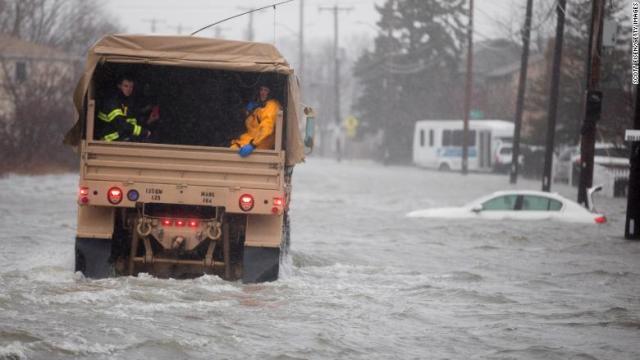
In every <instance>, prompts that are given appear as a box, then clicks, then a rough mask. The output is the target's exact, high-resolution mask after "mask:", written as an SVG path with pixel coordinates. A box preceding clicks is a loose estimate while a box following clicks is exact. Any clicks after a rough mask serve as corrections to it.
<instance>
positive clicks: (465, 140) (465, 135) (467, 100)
mask: <svg viewBox="0 0 640 360" xmlns="http://www.w3.org/2000/svg"><path fill="white" fill-rule="evenodd" d="M467 37H468V39H467V41H468V48H467V80H466V85H465V92H464V121H463V123H464V125H463V130H462V174H463V175H466V174H467V169H468V160H469V149H468V147H469V112H470V111H471V89H472V88H473V0H469V27H468V28H467Z"/></svg>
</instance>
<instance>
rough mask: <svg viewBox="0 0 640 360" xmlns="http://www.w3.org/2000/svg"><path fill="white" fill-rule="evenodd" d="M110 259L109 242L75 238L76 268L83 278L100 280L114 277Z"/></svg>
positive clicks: (106, 240) (107, 240)
mask: <svg viewBox="0 0 640 360" xmlns="http://www.w3.org/2000/svg"><path fill="white" fill-rule="evenodd" d="M110 257H111V240H109V239H90V238H76V268H75V271H80V272H82V273H83V274H84V276H85V277H88V278H92V279H102V278H107V277H111V276H113V275H114V270H113V264H111V263H110V262H109V258H110Z"/></svg>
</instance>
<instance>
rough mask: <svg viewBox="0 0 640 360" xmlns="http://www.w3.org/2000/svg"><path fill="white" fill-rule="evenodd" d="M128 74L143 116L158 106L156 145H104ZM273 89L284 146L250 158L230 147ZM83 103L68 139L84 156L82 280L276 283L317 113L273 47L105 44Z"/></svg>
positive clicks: (118, 38)
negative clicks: (212, 278) (263, 88)
mask: <svg viewBox="0 0 640 360" xmlns="http://www.w3.org/2000/svg"><path fill="white" fill-rule="evenodd" d="M125 73H126V74H129V75H128V76H130V77H133V78H134V79H135V91H134V95H135V101H136V104H138V103H139V104H140V106H139V108H141V109H142V108H144V106H143V105H145V104H147V103H148V104H156V106H158V107H159V109H160V110H159V114H160V119H159V120H158V122H157V124H156V125H157V126H156V127H155V128H154V129H153V131H152V134H153V136H151V137H150V138H149V139H145V140H135V139H129V140H128V141H105V140H102V138H100V137H99V136H98V135H97V134H96V132H97V131H96V130H95V129H96V124H97V121H98V119H97V117H98V110H97V108H98V107H99V106H100V102H101V101H103V99H104V98H105V97H107V96H108V94H109V92H110V91H112V90H113V89H114V88H115V86H116V79H117V78H118V77H119V76H120V75H122V74H125ZM131 74H133V75H131ZM264 82H267V83H269V86H270V88H271V89H272V92H273V95H274V98H276V99H277V100H278V101H279V103H280V104H281V111H280V112H279V114H278V119H277V122H276V129H275V146H274V148H273V149H269V150H255V151H254V152H253V153H252V154H251V155H250V156H248V157H245V158H243V157H240V156H239V155H238V152H237V150H234V149H231V148H229V140H230V139H232V138H234V137H236V136H237V135H238V134H239V133H240V132H242V129H243V126H244V117H245V116H246V113H245V115H243V111H242V110H243V108H244V107H243V106H244V105H243V104H245V103H246V102H247V101H249V100H250V99H251V97H252V96H253V94H254V91H255V88H256V86H257V85H258V84H260V83H264ZM74 103H75V107H76V109H77V111H78V114H79V119H78V121H77V123H76V124H75V126H74V128H73V129H71V130H70V131H69V133H68V134H67V137H66V138H65V141H66V142H67V143H68V144H71V145H74V146H77V148H78V153H79V154H80V181H79V190H78V196H77V203H78V225H77V236H76V240H75V251H76V263H75V269H76V271H81V272H82V273H83V274H84V275H85V276H86V277H89V278H103V277H110V276H116V275H137V274H138V273H140V272H145V273H150V274H153V275H155V276H158V277H175V278H184V277H194V276H199V275H202V274H216V275H218V276H220V277H222V278H223V279H227V280H232V281H233V280H240V279H241V280H242V281H243V282H247V283H253V282H263V281H273V280H276V279H277V278H278V272H279V262H280V258H281V256H282V255H283V254H284V253H285V252H286V249H287V248H288V245H289V224H288V222H289V216H288V211H289V202H290V200H291V175H292V170H293V166H294V165H295V164H297V163H299V162H301V161H303V159H304V155H305V148H304V144H303V141H302V139H301V138H302V135H301V134H300V132H299V120H303V118H304V113H310V112H309V111H308V109H307V110H305V111H303V109H302V106H301V103H300V94H299V89H298V82H297V78H296V77H295V75H294V72H293V69H292V68H291V67H290V66H289V64H288V63H287V62H286V61H285V59H284V58H283V57H282V55H281V54H280V53H279V52H278V51H277V50H276V48H275V47H274V46H272V45H270V44H262V43H255V42H242V41H228V40H219V39H210V38H201V37H187V36H134V35H110V36H106V37H104V38H103V39H101V40H99V41H98V42H97V43H96V44H95V45H94V46H93V47H92V48H91V49H90V50H89V52H88V58H87V62H86V66H85V70H84V74H83V76H82V78H81V80H80V81H79V83H78V86H77V88H76V91H75V94H74ZM141 111H143V110H141ZM119 140H123V139H119ZM124 140H127V139H124ZM306 142H307V143H312V141H311V140H309V139H307V140H306Z"/></svg>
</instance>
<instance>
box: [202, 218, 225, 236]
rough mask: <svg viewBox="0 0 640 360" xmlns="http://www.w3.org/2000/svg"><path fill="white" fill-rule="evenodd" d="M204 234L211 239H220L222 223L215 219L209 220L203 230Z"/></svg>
mask: <svg viewBox="0 0 640 360" xmlns="http://www.w3.org/2000/svg"><path fill="white" fill-rule="evenodd" d="M205 235H207V237H208V238H209V239H211V240H218V239H220V236H221V235H222V224H221V223H219V222H217V221H214V222H210V223H209V224H208V225H207V228H206V230H205Z"/></svg>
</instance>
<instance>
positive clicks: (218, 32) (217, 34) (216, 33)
mask: <svg viewBox="0 0 640 360" xmlns="http://www.w3.org/2000/svg"><path fill="white" fill-rule="evenodd" d="M225 29H226V28H223V27H221V26H216V27H215V29H214V30H213V31H214V32H213V34H214V35H213V36H215V38H216V39H221V38H222V31H223V30H225Z"/></svg>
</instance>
